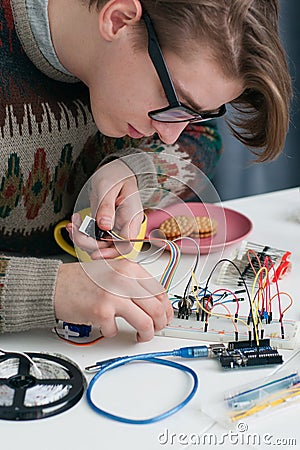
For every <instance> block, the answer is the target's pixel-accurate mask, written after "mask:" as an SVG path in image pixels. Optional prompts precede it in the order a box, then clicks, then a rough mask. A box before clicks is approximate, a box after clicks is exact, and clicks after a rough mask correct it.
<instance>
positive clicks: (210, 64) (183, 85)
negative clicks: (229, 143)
mask: <svg viewBox="0 0 300 450" xmlns="http://www.w3.org/2000/svg"><path fill="white" fill-rule="evenodd" d="M164 57H165V61H166V64H167V67H168V69H169V72H170V74H171V77H172V79H173V82H174V86H175V90H176V92H177V95H178V97H179V100H180V101H182V102H183V103H185V104H186V105H187V106H190V107H191V108H192V109H196V110H199V111H201V110H204V111H207V110H216V109H217V108H219V107H220V106H221V105H223V104H224V103H228V102H230V101H231V100H233V99H235V98H236V97H238V96H239V95H240V94H241V92H242V91H243V86H242V84H241V83H240V82H239V81H237V80H229V79H226V78H225V77H224V75H223V74H222V71H221V69H220V68H219V67H218V65H217V64H216V63H215V62H214V61H213V60H212V59H211V58H210V53H209V52H208V51H204V50H203V49H201V50H199V53H198V54H195V53H193V56H192V57H191V56H190V55H189V51H188V49H187V56H186V58H184V59H183V58H180V57H179V56H178V55H176V54H174V53H171V52H164ZM89 89H90V96H91V106H92V112H93V115H94V119H95V122H96V124H97V126H98V128H99V130H100V131H101V132H102V133H103V134H105V135H107V136H111V137H122V136H125V135H129V136H131V137H132V138H141V137H143V136H151V135H153V134H154V133H157V134H158V135H159V137H160V139H161V140H162V141H163V142H165V143H166V144H173V143H174V142H175V141H176V140H177V139H178V137H179V135H180V134H181V132H182V131H183V130H184V128H185V127H186V126H187V123H186V122H184V123H162V122H157V121H154V120H152V119H151V118H150V117H149V116H148V112H149V111H152V110H156V109H159V108H163V107H165V106H167V104H168V102H167V100H166V97H165V94H164V91H163V88H162V85H161V82H160V80H159V78H158V76H157V73H156V71H155V68H154V66H153V64H152V61H151V60H150V58H149V56H148V53H147V51H134V50H133V48H132V40H131V39H127V40H126V39H122V40H119V41H115V42H113V43H111V46H110V47H108V48H107V49H106V51H104V52H103V54H102V58H101V60H100V59H99V61H98V62H97V63H96V67H95V71H94V73H93V76H92V77H91V78H90V82H89Z"/></svg>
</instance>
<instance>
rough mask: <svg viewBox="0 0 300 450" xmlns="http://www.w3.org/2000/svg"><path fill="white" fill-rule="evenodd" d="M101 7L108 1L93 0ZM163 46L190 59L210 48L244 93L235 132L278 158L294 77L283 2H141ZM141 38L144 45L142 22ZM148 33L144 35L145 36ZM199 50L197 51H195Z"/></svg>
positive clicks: (260, 156) (231, 121)
mask: <svg viewBox="0 0 300 450" xmlns="http://www.w3.org/2000/svg"><path fill="white" fill-rule="evenodd" d="M88 1H89V6H90V7H92V6H96V8H101V6H102V5H103V4H104V3H106V0H88ZM141 3H142V5H143V7H144V8H145V10H146V11H147V12H148V14H149V16H150V17H151V20H152V21H153V24H154V27H155V30H156V32H157V35H158V38H159V42H160V44H161V47H162V49H168V50H172V51H174V52H176V53H177V54H179V55H182V56H184V55H185V57H187V54H193V53H194V52H195V51H196V50H197V47H198V46H199V45H205V46H207V47H208V48H209V49H210V50H211V52H212V54H213V57H214V59H215V60H216V61H217V63H218V64H219V66H220V67H221V68H222V70H223V73H224V75H225V76H226V77H228V78H229V79H238V80H239V81H241V82H242V84H243V86H245V89H244V92H243V93H242V94H241V95H240V96H239V97H238V98H236V99H234V100H233V101H232V102H231V105H232V114H230V117H228V118H227V119H226V121H227V124H228V126H229V128H230V130H231V132H232V133H233V135H234V136H235V137H236V138H237V139H238V140H239V141H241V142H242V143H243V144H244V145H246V146H247V147H249V148H250V149H251V151H252V152H253V153H254V154H255V155H256V161H257V162H262V161H268V160H272V159H275V158H276V157H277V156H278V155H279V154H280V153H281V151H282V149H283V147H284V143H285V139H286V134H287V131H288V127H289V120H290V117H289V110H290V102H291V97H292V86H291V77H290V74H289V70H288V65H287V60H286V55H285V51H284V49H283V46H282V43H281V41H280V38H279V27H278V18H279V6H278V0H142V1H141ZM139 29H140V32H139V34H140V36H139V40H140V41H141V42H143V45H144V43H145V39H146V38H145V36H146V35H145V31H144V24H143V23H142V21H141V22H140V24H139ZM142 37H143V39H142ZM195 54H196V53H195Z"/></svg>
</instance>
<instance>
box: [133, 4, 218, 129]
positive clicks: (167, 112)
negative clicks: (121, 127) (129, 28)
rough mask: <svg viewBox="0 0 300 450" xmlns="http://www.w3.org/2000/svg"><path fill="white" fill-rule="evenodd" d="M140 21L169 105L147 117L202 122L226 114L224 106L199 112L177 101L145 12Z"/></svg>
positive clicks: (170, 120)
mask: <svg viewBox="0 0 300 450" xmlns="http://www.w3.org/2000/svg"><path fill="white" fill-rule="evenodd" d="M142 19H143V20H144V22H145V25H146V28H147V33H148V53H149V56H150V58H151V61H152V63H153V65H154V67H155V70H156V72H157V75H158V77H159V79H160V82H161V84H162V87H163V90H164V92H165V95H166V97H167V100H168V103H169V106H167V107H166V108H161V109H156V110H155V111H150V112H149V113H148V116H149V117H150V118H151V119H153V120H156V121H158V122H204V121H206V120H211V119H216V118H218V117H222V116H223V115H224V114H225V113H226V106H225V105H222V106H220V108H218V109H217V110H215V111H203V112H199V111H194V110H193V109H191V108H189V107H188V106H186V105H184V104H183V103H181V102H180V101H179V99H178V96H177V94H176V91H175V88H174V85H173V81H172V78H171V76H170V74H169V70H168V68H167V65H166V62H165V59H164V57H163V54H162V51H161V48H160V45H159V42H158V38H157V35H156V32H155V30H154V27H153V25H152V22H151V19H150V17H149V15H148V14H147V12H146V11H143V14H142Z"/></svg>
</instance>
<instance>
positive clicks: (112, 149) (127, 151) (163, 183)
mask: <svg viewBox="0 0 300 450" xmlns="http://www.w3.org/2000/svg"><path fill="white" fill-rule="evenodd" d="M104 140H105V146H106V152H105V153H106V157H105V158H104V159H103V161H102V163H101V165H103V164H106V163H108V162H110V161H112V160H113V159H116V158H121V159H122V161H123V162H124V163H125V164H126V165H128V167H129V168H130V169H131V170H132V171H133V172H134V173H135V175H136V177H137V180H138V187H139V191H140V193H141V198H142V202H143V205H144V207H145V208H151V207H152V206H157V205H158V204H159V203H160V201H161V200H162V196H164V197H165V196H167V195H168V193H169V192H172V193H173V194H176V195H178V196H179V197H180V198H182V199H183V200H191V199H192V198H193V195H194V194H193V190H192V189H190V186H191V185H193V186H195V185H197V186H201V184H204V180H207V179H211V178H212V176H213V174H214V169H215V167H216V165H217V162H218V160H219V158H220V155H221V153H222V149H223V148H222V141H221V137H220V134H219V133H218V130H217V126H216V123H215V122H214V121H211V122H205V124H190V125H189V126H187V127H186V129H185V130H184V132H183V133H182V134H181V136H180V137H179V139H178V140H177V142H175V143H174V144H172V145H168V144H164V143H163V142H162V141H161V140H160V139H159V138H158V136H156V135H155V136H153V137H151V138H147V139H141V140H135V141H134V140H132V139H129V138H118V139H113V138H106V137H105V138H104ZM192 178H193V179H192ZM180 184H181V186H179V185H180Z"/></svg>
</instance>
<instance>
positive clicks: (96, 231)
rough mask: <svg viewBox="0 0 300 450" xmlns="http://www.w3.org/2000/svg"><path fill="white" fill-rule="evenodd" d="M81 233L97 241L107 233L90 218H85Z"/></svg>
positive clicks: (80, 229)
mask: <svg viewBox="0 0 300 450" xmlns="http://www.w3.org/2000/svg"><path fill="white" fill-rule="evenodd" d="M79 231H81V232H82V233H83V234H85V235H86V236H89V237H92V238H94V239H96V240H97V241H100V239H101V238H102V237H103V236H104V235H105V233H106V231H103V230H101V229H100V228H99V227H98V225H97V222H96V220H95V219H93V218H92V217H90V216H85V218H84V219H83V222H82V224H81V225H80V227H79Z"/></svg>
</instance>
